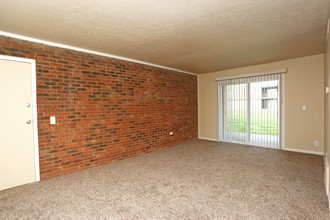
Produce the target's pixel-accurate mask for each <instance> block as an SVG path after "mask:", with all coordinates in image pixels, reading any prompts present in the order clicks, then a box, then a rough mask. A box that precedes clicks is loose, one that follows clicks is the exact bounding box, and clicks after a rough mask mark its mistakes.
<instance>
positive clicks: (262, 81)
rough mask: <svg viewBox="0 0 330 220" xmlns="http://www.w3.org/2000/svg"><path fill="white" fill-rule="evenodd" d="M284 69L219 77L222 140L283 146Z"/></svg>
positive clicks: (275, 146)
mask: <svg viewBox="0 0 330 220" xmlns="http://www.w3.org/2000/svg"><path fill="white" fill-rule="evenodd" d="M280 82H281V73H275V74H267V75H259V76H251V77H242V78H235V79H223V80H218V86H219V102H220V105H219V117H220V120H219V123H220V125H219V137H220V141H226V142H233V143H242V144H248V145H255V146H261V147H267V148H275V149H279V148H280V128H281V127H280V121H281V120H280V97H281V95H280V92H281V91H280V88H281V86H280Z"/></svg>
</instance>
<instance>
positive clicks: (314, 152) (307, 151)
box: [282, 148, 323, 156]
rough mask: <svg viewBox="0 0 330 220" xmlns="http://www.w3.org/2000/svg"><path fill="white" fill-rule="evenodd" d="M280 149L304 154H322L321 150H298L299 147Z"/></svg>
mask: <svg viewBox="0 0 330 220" xmlns="http://www.w3.org/2000/svg"><path fill="white" fill-rule="evenodd" d="M282 150H285V151H292V152H298V153H304V154H315V155H321V156H323V152H317V151H310V150H299V149H293V148H282Z"/></svg>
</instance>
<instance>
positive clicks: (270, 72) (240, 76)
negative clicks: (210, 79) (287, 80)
mask: <svg viewBox="0 0 330 220" xmlns="http://www.w3.org/2000/svg"><path fill="white" fill-rule="evenodd" d="M286 72H287V68H283V69H278V70H270V71H265V72H257V73H246V74H241V75H235V76H223V77H218V78H216V79H215V80H216V81H220V80H226V79H239V78H247V77H252V76H265V75H270V74H276V73H286Z"/></svg>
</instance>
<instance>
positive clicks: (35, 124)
mask: <svg viewBox="0 0 330 220" xmlns="http://www.w3.org/2000/svg"><path fill="white" fill-rule="evenodd" d="M0 60H8V61H16V62H22V63H31V67H32V73H31V74H32V118H33V119H32V120H33V139H34V140H33V145H34V161H35V173H36V181H40V167H39V142H38V117H37V84H36V82H37V81H36V77H37V76H36V61H35V60H33V59H26V58H20V57H13V56H5V55H0Z"/></svg>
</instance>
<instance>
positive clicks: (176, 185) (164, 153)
mask: <svg viewBox="0 0 330 220" xmlns="http://www.w3.org/2000/svg"><path fill="white" fill-rule="evenodd" d="M0 219H330V212H329V211H328V210H327V198H326V195H325V189H324V184H323V158H322V157H321V156H314V155H306V154H300V153H291V152H284V151H280V150H270V149H264V148H258V147H251V146H242V145H236V144H224V143H215V142H208V141H201V140H195V141H190V142H188V143H185V144H181V145H178V146H174V147H171V148H167V149H164V150H161V151H157V152H153V153H150V154H147V155H143V156H139V157H136V158H131V159H127V160H123V161H120V162H116V163H112V164H108V165H105V166H102V167H98V168H93V169H89V170H86V171H81V172H77V173H74V174H70V175H66V176H62V177H59V178H56V179H51V180H47V181H42V182H39V183H35V184H29V185H25V186H20V187H16V188H13V189H9V190H4V191H0Z"/></svg>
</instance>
